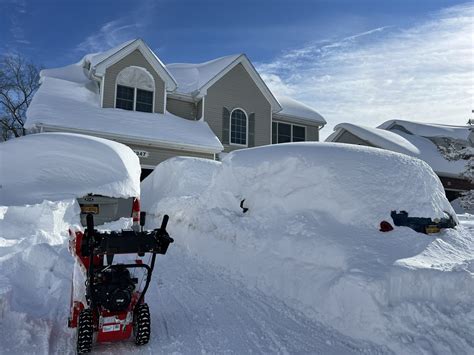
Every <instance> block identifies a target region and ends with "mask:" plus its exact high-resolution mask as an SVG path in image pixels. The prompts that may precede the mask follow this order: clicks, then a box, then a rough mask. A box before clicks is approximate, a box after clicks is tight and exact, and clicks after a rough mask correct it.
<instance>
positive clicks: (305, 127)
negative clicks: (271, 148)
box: [272, 121, 308, 144]
mask: <svg viewBox="0 0 474 355" xmlns="http://www.w3.org/2000/svg"><path fill="white" fill-rule="evenodd" d="M272 123H276V124H277V130H276V135H277V137H276V138H277V142H276V143H273V125H272V144H281V143H280V142H278V125H279V124H280V123H281V124H286V125H290V127H291V129H290V132H291V133H290V139H291V141H290V142H286V143H294V142H293V126H296V127H301V128H304V142H307V141H308V127H307V126H303V125H299V124H294V123H289V122H280V121H272ZM299 142H301V141H299ZM296 143H298V142H296Z"/></svg>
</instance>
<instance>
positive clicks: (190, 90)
mask: <svg viewBox="0 0 474 355" xmlns="http://www.w3.org/2000/svg"><path fill="white" fill-rule="evenodd" d="M237 64H242V65H243V66H244V68H245V69H246V70H247V72H248V73H249V75H250V77H251V78H252V79H253V81H254V82H255V84H256V85H257V87H258V88H259V89H260V91H261V92H262V94H263V95H264V96H265V97H266V98H267V100H268V102H270V105H271V106H272V111H273V112H278V111H280V110H281V105H280V103H279V102H278V100H277V99H276V98H275V96H274V95H273V93H272V92H271V91H270V89H269V88H268V86H267V84H266V83H265V82H264V81H263V79H262V78H261V77H260V75H259V74H258V72H257V70H256V69H255V67H254V66H253V65H252V63H251V62H250V60H249V59H248V58H247V56H246V55H245V54H234V55H229V56H226V57H221V58H217V59H213V60H210V61H208V62H204V63H198V64H193V63H171V64H168V65H167V66H166V68H167V69H168V70H169V71H170V72H171V74H172V75H173V77H174V78H175V79H176V80H177V82H178V88H177V89H176V93H178V94H184V95H191V96H195V97H198V98H200V97H203V96H204V95H205V94H206V92H207V89H208V88H209V87H210V86H212V85H213V84H214V83H215V82H216V81H218V80H219V79H220V78H221V77H223V76H224V75H225V74H227V72H228V71H230V70H231V69H232V68H234V67H235V66H236V65H237Z"/></svg>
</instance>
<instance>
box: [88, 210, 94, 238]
mask: <svg viewBox="0 0 474 355" xmlns="http://www.w3.org/2000/svg"><path fill="white" fill-rule="evenodd" d="M86 222H87V234H88V235H89V236H92V233H94V216H93V215H92V213H89V214H88V215H87V216H86Z"/></svg>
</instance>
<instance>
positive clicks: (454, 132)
mask: <svg viewBox="0 0 474 355" xmlns="http://www.w3.org/2000/svg"><path fill="white" fill-rule="evenodd" d="M396 126H401V127H403V128H404V129H405V130H406V131H407V132H409V133H411V134H415V135H418V136H422V137H430V138H434V137H446V138H453V139H460V140H465V141H467V140H468V139H469V134H470V131H469V128H468V127H467V126H452V125H445V124H435V123H421V122H412V121H405V120H390V121H387V122H384V123H382V124H381V125H380V126H379V127H378V128H381V129H385V130H391V129H392V128H394V127H396Z"/></svg>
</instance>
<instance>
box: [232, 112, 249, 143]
mask: <svg viewBox="0 0 474 355" xmlns="http://www.w3.org/2000/svg"><path fill="white" fill-rule="evenodd" d="M236 110H240V111H242V112H243V113H244V114H245V130H246V132H245V144H239V143H232V114H233V113H234V111H236ZM229 145H234V146H237V147H248V146H249V115H247V112H246V111H245V110H244V109H243V108H240V107H236V108H234V109H233V110H232V111H230V115H229Z"/></svg>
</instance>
